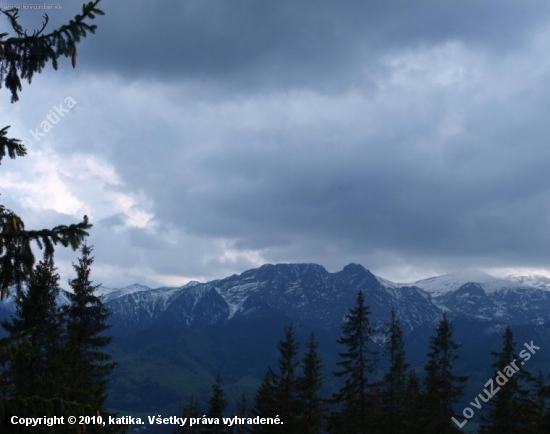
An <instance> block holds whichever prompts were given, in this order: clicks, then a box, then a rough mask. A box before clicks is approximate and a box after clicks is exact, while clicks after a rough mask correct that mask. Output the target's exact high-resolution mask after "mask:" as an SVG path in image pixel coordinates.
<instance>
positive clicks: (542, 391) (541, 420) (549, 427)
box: [535, 371, 550, 434]
mask: <svg viewBox="0 0 550 434" xmlns="http://www.w3.org/2000/svg"><path fill="white" fill-rule="evenodd" d="M535 395H536V406H535V409H536V415H537V416H536V418H537V423H536V425H537V430H536V433H537V434H548V433H550V402H549V401H550V386H549V385H548V384H546V382H545V381H544V374H543V373H542V371H539V373H538V375H537V377H536V379H535Z"/></svg>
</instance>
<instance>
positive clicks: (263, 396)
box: [251, 368, 284, 434]
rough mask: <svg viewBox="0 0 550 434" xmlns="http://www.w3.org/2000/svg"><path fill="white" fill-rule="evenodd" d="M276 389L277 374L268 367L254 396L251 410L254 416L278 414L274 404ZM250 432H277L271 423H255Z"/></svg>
mask: <svg viewBox="0 0 550 434" xmlns="http://www.w3.org/2000/svg"><path fill="white" fill-rule="evenodd" d="M276 390H277V375H276V374H275V372H273V370H272V369H271V368H269V369H268V370H267V372H266V374H265V375H264V378H263V380H262V383H261V384H260V386H259V387H258V390H257V391H256V395H255V397H254V406H253V411H252V412H253V414H254V416H259V417H274V415H279V413H278V412H277V408H276V404H275V402H276V400H275V391H276ZM279 416H280V415H279ZM281 420H283V419H281ZM283 422H284V420H283ZM251 432H252V433H253V434H271V433H277V430H276V429H275V428H274V427H273V425H255V426H253V427H252V428H251Z"/></svg>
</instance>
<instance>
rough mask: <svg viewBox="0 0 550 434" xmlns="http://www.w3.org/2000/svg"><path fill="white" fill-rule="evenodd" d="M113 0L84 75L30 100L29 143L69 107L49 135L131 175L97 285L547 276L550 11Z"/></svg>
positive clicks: (97, 230) (100, 246)
mask: <svg viewBox="0 0 550 434" xmlns="http://www.w3.org/2000/svg"><path fill="white" fill-rule="evenodd" d="M103 3H104V4H103V5H102V7H103V9H104V10H105V12H106V13H107V15H106V16H105V17H99V18H98V20H97V24H98V26H99V29H98V34H97V35H95V36H92V37H90V38H88V39H86V40H85V41H84V42H83V44H82V46H81V49H80V57H79V66H78V67H77V69H76V70H75V71H72V72H71V76H70V77H71V78H70V79H68V78H67V77H69V75H68V74H66V73H65V71H62V73H61V74H60V75H57V74H56V75H53V74H49V73H48V74H45V76H46V79H44V78H43V77H38V78H37V79H36V82H37V83H38V82H41V83H42V84H33V86H32V87H34V86H43V87H42V88H41V90H40V95H39V96H37V97H36V98H35V99H33V97H30V99H28V100H27V93H26V92H27V90H25V93H24V98H25V100H24V101H23V102H22V103H20V105H19V107H21V110H22V111H23V112H24V113H25V119H24V121H25V122H24V125H25V127H23V128H22V129H21V130H22V131H23V132H26V131H27V130H28V128H34V127H35V126H37V125H39V124H40V122H41V121H42V120H43V119H44V116H45V115H46V113H47V112H48V110H50V109H51V107H52V106H53V105H54V104H58V103H59V102H61V101H63V98H65V97H66V96H68V95H70V96H71V97H73V98H74V99H75V100H76V101H78V105H77V106H76V107H75V109H74V110H73V111H72V112H71V116H70V117H67V118H66V119H64V120H63V122H60V123H59V125H56V126H55V129H54V130H53V132H52V133H50V135H49V136H48V140H49V139H50V138H51V140H52V142H53V141H55V150H56V152H58V153H59V154H60V155H63V156H69V155H73V154H75V153H82V154H85V155H87V154H91V155H94V156H97V157H98V158H100V159H101V161H103V162H105V163H109V164H111V165H112V166H113V170H114V171H115V172H116V174H117V175H118V176H119V177H120V180H121V181H120V183H116V182H114V181H113V182H112V183H111V184H112V185H115V186H114V187H113V186H112V185H111V184H109V185H110V187H108V188H107V187H104V186H103V187H101V188H103V190H101V188H100V191H101V194H103V193H105V191H107V192H108V193H109V194H113V195H114V196H113V197H114V199H113V198H111V199H109V200H110V201H111V202H109V204H108V205H105V204H100V205H98V206H97V207H98V208H101V207H102V206H103V207H104V209H101V210H100V211H97V212H96V214H98V215H100V217H99V218H98V220H97V221H95V220H94V222H95V223H96V226H95V227H94V230H93V232H92V237H93V240H92V242H93V244H95V245H96V256H97V257H98V258H101V259H100V261H101V264H100V267H99V268H100V269H101V267H103V268H102V269H103V276H106V277H105V278H103V281H105V282H107V283H108V282H113V281H116V282H117V284H118V283H119V282H120V280H121V278H120V276H119V275H117V273H118V272H119V271H120V270H121V269H122V270H125V271H124V275H123V278H128V279H130V278H131V281H134V280H139V281H142V282H143V278H144V276H147V279H149V280H147V281H146V283H150V282H153V281H157V282H163V283H165V284H166V282H168V280H166V279H168V278H172V277H173V276H178V275H179V276H186V277H199V278H205V279H211V278H219V277H224V276H225V275H228V274H231V273H233V272H240V271H243V270H244V269H246V268H251V267H252V266H254V265H257V263H258V262H262V261H271V262H279V261H285V262H289V261H294V262H319V263H322V264H323V265H325V266H327V267H328V268H329V269H332V270H335V269H337V268H339V267H341V266H342V265H344V264H345V263H347V262H352V261H353V262H361V263H363V264H364V265H365V266H366V267H368V268H373V269H375V270H377V269H380V270H390V269H391V268H392V267H394V268H395V267H397V268H402V269H404V270H408V269H410V267H417V268H418V269H423V270H438V271H447V270H450V269H453V268H461V267H465V266H466V267H468V266H478V267H503V266H507V267H508V266H509V267H515V266H532V267H543V266H546V264H547V263H548V260H549V259H550V252H549V251H548V248H547V246H548V245H549V242H550V230H549V229H548V228H549V224H550V176H548V175H547V173H548V169H547V168H548V167H550V146H548V137H550V127H549V126H548V125H549V123H548V120H547V119H548V113H549V108H550V107H549V102H548V101H550V85H549V83H550V67H549V66H548V65H550V62H549V61H548V60H547V59H548V54H547V53H548V46H549V45H550V33H549V32H548V31H547V30H546V29H547V26H546V25H547V23H548V22H549V18H550V17H549V11H548V8H550V5H548V4H546V3H544V4H543V3H540V2H534V1H527V2H517V1H498V2H497V1H488V2H478V1H466V2H443V1H420V2H411V1H394V2H384V1H371V2H365V1H347V2H334V1H328V0H319V1H315V2H313V1H305V0H304V1H279V2H274V1H253V0H250V1H240V0H235V1H221V0H219V1H218V0H216V1H204V0H200V1H199V0H193V1H168V0H163V1H159V2H155V3H153V2H148V1H133V2H131V1H129V0H128V1H116V2H115V1H109V0H105V1H104V2H103ZM66 9H67V11H64V12H63V13H64V14H65V13H68V11H69V9H70V8H69V7H67V8H66ZM68 16H70V14H69V15H68ZM62 18H63V17H62V16H61V15H59V16H56V19H57V20H62ZM41 80H42V81H41ZM39 89H40V88H39ZM28 93H29V95H30V94H31V91H30V90H29V91H28ZM54 139H55V140H54ZM45 141H46V139H45ZM35 145H36V146H37V149H41V148H40V147H41V146H43V143H40V144H35ZM29 172H30V169H29ZM101 173H103V175H102V176H103V177H104V178H102V179H107V178H108V176H107V175H105V173H106V172H105V173H104V172H101ZM105 182H107V181H105ZM107 183H108V182H107ZM94 188H95V187H94ZM83 194H84V193H83ZM67 197H68V196H67ZM75 197H80V196H78V195H77V194H76V193H75ZM109 197H110V196H109ZM109 200H107V202H108V201H109ZM82 202H83V203H85V204H88V202H90V203H91V201H87V200H85V199H82ZM149 202H150V204H149V205H148V203H149ZM125 203H126V205H124V204H125ZM128 203H130V205H127V204H128ZM113 204H114V205H113ZM90 206H91V205H90ZM109 206H112V207H113V210H110V208H109V211H106V209H107V208H108V207H109ZM140 212H145V213H149V214H150V215H151V218H150V221H149V222H148V223H147V224H141V223H140V222H141V221H142V220H140V218H141V219H143V218H144V217H143V214H139V213H140ZM149 214H147V215H149ZM132 219H134V220H132ZM129 221H130V222H132V221H133V222H134V223H132V224H133V226H132V224H130V223H128V222H129ZM136 222H137V223H136ZM109 267H111V268H109ZM162 276H164V277H165V278H166V279H164V280H163V279H161V277H162ZM167 276H168V277H167ZM106 279H107V280H106ZM127 283H130V281H128V282H127Z"/></svg>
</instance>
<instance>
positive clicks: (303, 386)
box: [298, 333, 324, 434]
mask: <svg viewBox="0 0 550 434" xmlns="http://www.w3.org/2000/svg"><path fill="white" fill-rule="evenodd" d="M317 349H318V343H317V339H315V335H314V334H313V333H312V334H311V336H310V337H309V340H308V342H307V347H306V353H305V354H304V357H303V359H302V375H301V376H300V377H299V378H298V399H299V410H300V415H299V431H300V432H301V433H303V434H318V433H320V432H321V431H322V428H323V424H324V402H323V399H322V398H321V397H320V396H319V390H320V389H321V386H322V385H323V375H322V373H321V371H322V369H323V363H322V361H321V359H320V357H319V355H318V353H317Z"/></svg>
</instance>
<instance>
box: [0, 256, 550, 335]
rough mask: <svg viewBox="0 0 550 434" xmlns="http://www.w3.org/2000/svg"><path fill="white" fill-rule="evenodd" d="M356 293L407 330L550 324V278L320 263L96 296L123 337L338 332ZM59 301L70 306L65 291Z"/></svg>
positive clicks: (3, 307) (8, 303) (2, 307)
mask: <svg viewBox="0 0 550 434" xmlns="http://www.w3.org/2000/svg"><path fill="white" fill-rule="evenodd" d="M359 290H363V291H364V292H365V297H366V302H367V304H368V305H369V307H370V310H371V315H372V320H373V323H374V324H375V325H377V326H382V325H383V324H384V323H385V322H387V320H388V319H389V314H390V311H391V310H392V309H393V310H395V311H396V312H397V313H398V315H399V317H400V319H401V322H402V324H403V326H404V328H405V331H411V330H413V329H414V328H415V327H418V326H419V325H421V324H424V323H433V322H435V321H437V319H438V318H439V317H440V316H441V314H442V313H443V312H449V313H451V314H453V315H455V316H464V317H471V318H475V319H479V320H484V321H498V322H507V323H511V324H540V323H543V322H546V321H547V319H548V318H550V279H549V278H546V277H543V276H511V277H508V278H506V279H502V278H496V277H493V276H491V275H489V274H487V273H484V272H482V271H476V270H473V271H472V270H466V271H460V272H454V273H450V274H445V275H443V276H436V277H431V278H429V279H423V280H419V281H416V282H412V283H394V282H391V281H389V280H386V279H383V278H381V277H378V276H375V275H374V274H372V273H371V272H370V271H368V270H366V269H365V268H364V267H363V266H361V265H357V264H349V265H347V266H346V267H344V269H343V270H341V271H338V272H335V273H329V272H328V271H327V270H326V269H325V268H323V267H322V266H320V265H316V264H277V265H264V266H262V267H260V268H257V269H253V270H248V271H245V272H244V273H242V274H240V275H233V276H230V277H227V278H225V279H220V280H215V281H212V282H206V283H200V282H190V283H188V284H187V285H184V286H182V287H177V288H167V287H163V288H156V289H152V288H149V287H147V286H143V285H140V284H137V283H136V284H133V285H129V286H127V287H124V288H110V287H103V286H101V287H100V288H99V289H98V291H97V293H98V294H99V295H100V296H102V298H103V301H104V302H105V303H106V304H107V305H108V306H109V308H110V309H111V311H112V322H113V325H114V330H115V331H116V332H117V333H123V334H126V333H131V332H134V331H137V330H143V329H147V328H150V327H156V326H164V327H171V326H173V327H195V326H204V325H212V324H223V323H226V322H228V321H233V320H238V319H243V318H245V319H246V318H254V317H255V318H259V317H270V316H271V317H272V316H279V317H286V318H289V319H291V320H293V321H299V322H301V323H304V324H307V325H308V326H311V327H313V328H319V329H326V330H336V329H339V328H340V327H341V324H342V321H343V320H344V318H345V315H346V313H347V312H348V310H349V308H350V307H352V306H353V305H354V303H355V297H356V295H357V292H358V291H359ZM58 302H59V303H60V304H65V303H67V297H66V295H65V293H64V292H63V291H62V293H61V294H60V296H59V300H58ZM13 311H14V299H13V294H12V295H11V296H10V297H9V298H8V299H7V300H4V301H2V302H1V303H0V317H4V318H5V317H7V316H9V314H11V313H12V312H13Z"/></svg>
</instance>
